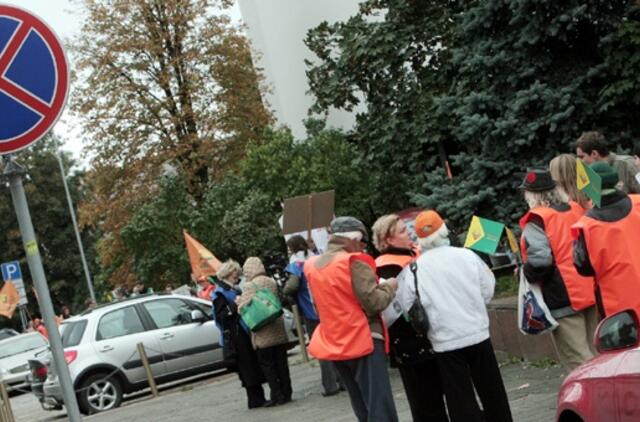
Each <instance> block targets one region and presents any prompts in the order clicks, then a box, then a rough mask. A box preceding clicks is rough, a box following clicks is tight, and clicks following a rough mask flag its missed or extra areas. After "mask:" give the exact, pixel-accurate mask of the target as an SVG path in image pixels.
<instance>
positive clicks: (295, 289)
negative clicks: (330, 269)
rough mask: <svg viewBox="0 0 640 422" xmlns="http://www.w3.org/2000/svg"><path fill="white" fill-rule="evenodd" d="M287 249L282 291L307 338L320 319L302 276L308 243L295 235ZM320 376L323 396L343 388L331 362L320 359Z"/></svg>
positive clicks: (330, 394) (305, 280) (335, 392)
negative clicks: (298, 314)
mask: <svg viewBox="0 0 640 422" xmlns="http://www.w3.org/2000/svg"><path fill="white" fill-rule="evenodd" d="M287 249H288V250H289V255H290V258H289V265H287V267H286V268H285V269H284V270H285V272H286V273H287V281H286V283H285V285H284V288H283V289H282V293H283V294H284V295H286V296H289V297H291V298H293V299H294V301H295V302H296V304H297V305H298V308H300V311H301V312H302V317H303V318H304V325H305V327H306V328H307V334H308V335H309V338H311V336H312V335H313V332H314V331H315V329H316V328H317V327H318V324H319V323H320V319H319V318H318V313H317V312H316V308H315V306H314V305H313V299H312V298H311V293H310V291H309V285H308V283H307V278H306V277H305V276H304V271H303V268H304V263H305V261H306V260H307V258H308V254H309V251H308V243H307V241H306V240H305V238H304V237H302V236H299V235H295V236H292V237H290V238H289V240H287ZM319 362H320V378H321V380H322V395H323V396H324V397H329V396H333V395H335V394H338V393H339V392H340V390H341V389H342V390H344V388H343V387H342V386H341V385H340V382H339V377H338V373H337V372H336V369H335V367H334V365H333V363H332V362H330V361H327V360H320V361H319Z"/></svg>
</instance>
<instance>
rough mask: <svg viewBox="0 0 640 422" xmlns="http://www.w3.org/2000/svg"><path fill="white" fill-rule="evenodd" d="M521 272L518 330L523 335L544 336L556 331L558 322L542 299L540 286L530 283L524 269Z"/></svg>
mask: <svg viewBox="0 0 640 422" xmlns="http://www.w3.org/2000/svg"><path fill="white" fill-rule="evenodd" d="M519 272H520V286H519V287H518V329H519V330H520V331H521V332H522V333H523V334H542V333H544V332H547V331H553V330H555V329H556V327H557V326H558V322H557V321H556V320H555V318H554V317H553V316H551V311H549V308H548V307H547V304H546V303H545V302H544V299H543V297H542V290H540V286H538V285H537V284H532V283H529V281H528V280H527V278H526V277H525V275H524V270H523V268H522V267H521V268H520V271H519Z"/></svg>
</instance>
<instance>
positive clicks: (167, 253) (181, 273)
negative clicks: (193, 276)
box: [121, 174, 194, 290]
mask: <svg viewBox="0 0 640 422" xmlns="http://www.w3.org/2000/svg"><path fill="white" fill-rule="evenodd" d="M158 183H159V185H160V187H159V192H158V195H157V196H156V197H155V198H154V199H153V200H152V201H151V202H150V203H148V204H146V205H144V206H143V207H142V208H140V209H139V210H138V211H137V212H136V213H135V214H134V216H133V218H132V219H131V221H130V222H129V223H128V224H127V225H126V226H125V227H124V228H123V229H122V233H121V234H122V239H123V241H124V244H125V248H126V252H127V253H128V254H130V255H131V256H132V258H133V271H134V273H135V275H136V278H137V279H138V280H141V281H143V282H145V283H146V284H147V285H148V286H151V287H153V288H154V289H155V290H162V289H164V286H165V285H166V284H167V283H171V284H173V285H176V284H177V285H180V284H183V283H186V282H188V281H189V272H190V271H189V259H188V257H187V252H186V249H185V244H184V238H183V235H182V229H183V228H185V227H188V226H189V223H190V220H191V219H192V218H193V214H194V206H193V204H194V201H193V198H192V197H191V195H189V193H188V192H187V187H186V184H185V182H184V180H183V179H182V178H181V177H180V176H178V175H177V174H176V175H173V174H168V175H165V176H161V178H160V180H159V182H158Z"/></svg>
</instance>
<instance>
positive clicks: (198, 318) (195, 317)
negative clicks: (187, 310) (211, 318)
mask: <svg viewBox="0 0 640 422" xmlns="http://www.w3.org/2000/svg"><path fill="white" fill-rule="evenodd" d="M206 320H207V317H206V316H205V315H204V313H203V312H202V311H201V310H200V309H194V310H193V311H191V322H200V323H202V322H205V321H206Z"/></svg>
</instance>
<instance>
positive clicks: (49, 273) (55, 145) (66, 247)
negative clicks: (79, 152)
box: [0, 137, 95, 315]
mask: <svg viewBox="0 0 640 422" xmlns="http://www.w3.org/2000/svg"><path fill="white" fill-rule="evenodd" d="M60 145H61V144H60V142H59V141H58V140H56V139H54V138H51V137H48V138H45V139H43V140H41V141H39V142H38V143H36V144H35V145H33V146H31V147H29V148H28V149H26V150H24V151H21V152H20V153H18V154H16V156H15V160H16V161H17V162H18V163H19V164H21V165H22V166H24V167H25V169H26V170H27V172H28V175H27V176H25V177H23V182H24V189H25V193H26V196H27V201H28V203H29V210H30V213H31V219H32V222H33V227H34V230H35V234H36V239H37V241H38V245H39V249H40V254H41V256H42V263H43V266H44V270H45V276H46V278H47V284H48V285H49V290H50V292H51V297H52V300H53V303H54V308H55V309H56V311H60V306H61V305H68V306H70V307H71V308H72V310H73V311H74V312H78V311H81V310H82V309H84V300H85V299H86V298H87V297H88V296H89V293H88V288H87V283H86V279H85V275H84V272H83V269H82V262H81V260H80V251H79V249H78V244H77V242H76V238H75V234H74V231H73V224H72V221H71V216H70V214H69V207H68V205H67V199H66V195H65V191H64V186H63V182H62V178H61V175H60V168H59V164H58V159H57V157H56V155H57V154H58V150H59V147H60ZM62 159H63V163H64V166H65V169H66V171H67V177H68V178H67V183H68V185H69V190H70V193H71V198H72V201H73V203H74V205H77V204H78V203H79V202H80V201H82V199H83V198H84V197H85V195H86V194H87V192H86V190H85V186H84V184H83V172H82V171H78V170H73V169H74V166H75V164H76V163H75V161H74V160H73V159H72V158H71V156H70V154H68V153H63V155H62ZM3 196H4V200H3V201H1V202H0V232H1V233H4V240H3V241H2V242H0V256H1V257H2V261H12V260H18V261H20V266H21V269H22V272H23V278H24V281H25V287H26V289H27V293H28V298H29V310H30V312H31V313H32V314H34V315H35V314H39V313H40V311H39V309H38V305H37V301H36V299H35V296H34V295H33V294H32V291H31V288H32V287H33V281H32V279H31V274H30V273H29V267H28V265H27V260H26V256H25V251H24V247H23V243H22V237H21V235H20V229H19V227H18V221H17V218H16V214H15V210H14V208H13V202H12V199H11V193H10V191H9V189H8V188H7V187H5V188H4V192H3ZM81 235H82V240H83V243H84V246H85V253H86V255H87V260H88V262H89V265H90V267H92V269H93V270H94V271H95V266H94V265H92V264H93V261H94V257H95V251H94V250H93V248H92V245H93V243H94V234H93V233H92V232H91V231H90V230H84V231H83V232H82V233H81Z"/></svg>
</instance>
